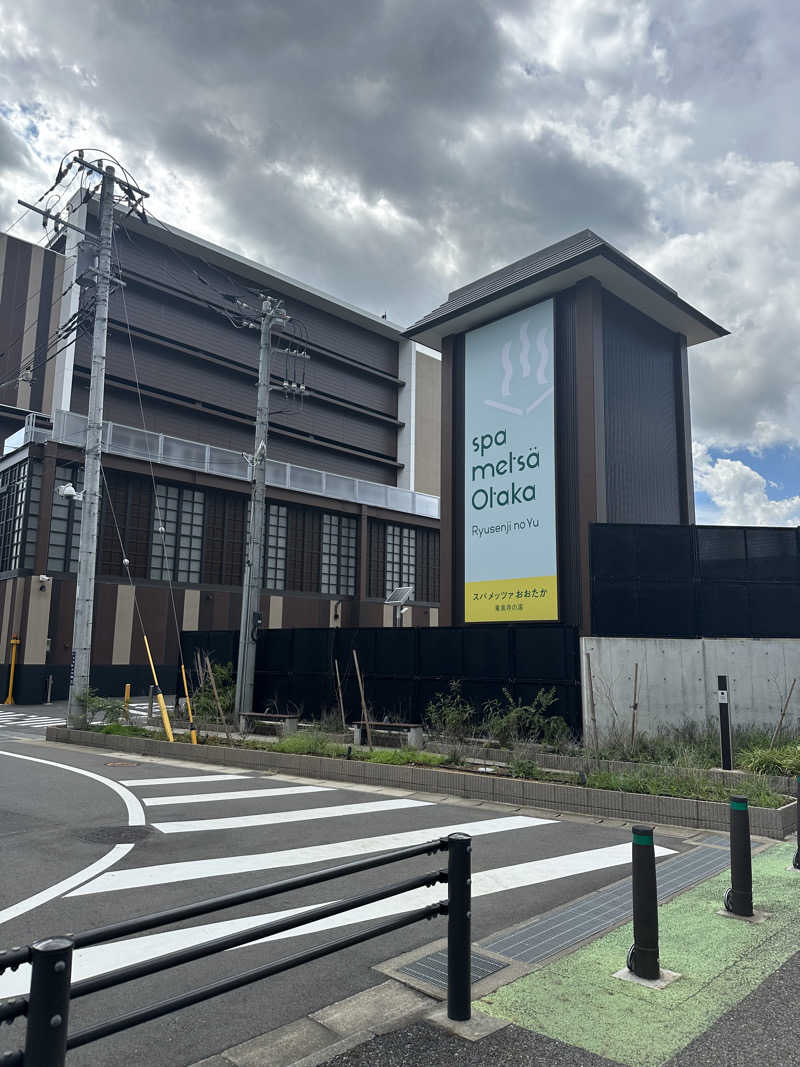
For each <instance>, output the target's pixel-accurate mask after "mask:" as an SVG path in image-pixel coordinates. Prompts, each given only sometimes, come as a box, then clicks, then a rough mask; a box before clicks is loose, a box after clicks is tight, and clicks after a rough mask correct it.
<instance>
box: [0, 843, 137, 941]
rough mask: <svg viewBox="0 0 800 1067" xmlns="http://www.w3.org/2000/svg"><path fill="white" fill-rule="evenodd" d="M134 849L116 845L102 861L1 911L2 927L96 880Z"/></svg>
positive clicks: (0, 920)
mask: <svg viewBox="0 0 800 1067" xmlns="http://www.w3.org/2000/svg"><path fill="white" fill-rule="evenodd" d="M132 848H133V845H114V847H113V848H112V849H111V851H110V852H107V853H106V855H105V856H103V858H102V859H100V860H98V861H97V862H96V863H92V864H91V865H90V866H89V867H84V868H83V870H82V871H78V872H77V874H72V875H70V876H69V878H65V879H64V880H63V881H62V882H56V884H55V885H51V886H50V888H49V889H43V890H42V891H41V893H37V894H36V895H35V896H32V897H28V899H27V900H21V901H20V902H19V904H12V905H11V907H10V908H4V909H3V911H0V925H1V924H2V923H7V922H10V921H11V920H12V919H16V918H17V916H18V915H24V914H25V912H26V911H33V909H34V908H38V907H39V905H40V904H46V903H47V901H48V900H53V899H54V898H55V897H60V896H61V895H62V894H64V893H67V892H68V891H69V890H70V889H74V888H75V886H76V885H80V884H81V882H85V881H86V880H87V879H89V878H94V877H95V876H96V875H98V874H101V873H102V872H103V871H105V870H107V869H108V868H109V867H111V866H112V865H113V864H115V863H116V862H117V860H121V859H122V857H123V856H127V855H128V853H129V852H130V850H131V849H132Z"/></svg>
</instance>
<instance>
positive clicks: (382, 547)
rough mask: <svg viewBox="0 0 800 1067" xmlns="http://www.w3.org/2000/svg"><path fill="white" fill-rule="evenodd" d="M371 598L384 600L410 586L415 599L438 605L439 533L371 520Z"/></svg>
mask: <svg viewBox="0 0 800 1067" xmlns="http://www.w3.org/2000/svg"><path fill="white" fill-rule="evenodd" d="M368 564H369V567H368V589H369V593H368V595H369V596H370V597H374V598H375V599H380V600H384V599H386V597H388V595H389V594H390V593H391V592H392V590H393V589H397V588H398V587H400V586H404V585H410V586H411V587H412V589H413V593H412V599H413V600H415V601H417V602H418V603H419V602H422V603H429V604H438V603H439V573H440V565H439V531H438V530H432V529H429V528H428V527H423V526H401V525H400V524H399V523H387V522H383V521H382V520H380V519H370V523H369V556H368Z"/></svg>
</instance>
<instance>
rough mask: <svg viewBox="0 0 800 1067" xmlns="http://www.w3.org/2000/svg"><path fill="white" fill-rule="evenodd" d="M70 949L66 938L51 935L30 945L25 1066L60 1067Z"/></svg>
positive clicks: (64, 1046)
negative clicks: (29, 989) (29, 982)
mask: <svg viewBox="0 0 800 1067" xmlns="http://www.w3.org/2000/svg"><path fill="white" fill-rule="evenodd" d="M72 948H73V944H72V941H70V939H69V938H67V937H51V938H50V939H49V940H47V941H36V942H35V943H34V944H33V945H31V991H30V1001H29V1006H28V1025H27V1031H26V1035H25V1056H24V1063H25V1067H64V1059H65V1056H66V1054H67V1023H68V1021H69V991H70V981H71V975H72Z"/></svg>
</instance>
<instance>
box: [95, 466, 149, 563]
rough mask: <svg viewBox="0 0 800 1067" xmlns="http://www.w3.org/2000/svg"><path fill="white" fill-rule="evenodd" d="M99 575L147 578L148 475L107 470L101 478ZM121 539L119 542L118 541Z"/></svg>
mask: <svg viewBox="0 0 800 1067" xmlns="http://www.w3.org/2000/svg"><path fill="white" fill-rule="evenodd" d="M102 484H103V511H102V522H101V527H100V545H99V547H100V551H99V553H98V561H97V570H98V573H99V574H109V575H121V576H123V577H125V576H126V575H127V570H126V568H125V566H124V564H123V562H122V561H123V559H125V558H127V559H128V561H129V562H128V569H129V570H130V573H131V575H132V576H133V577H134V578H146V577H147V576H148V573H149V569H150V536H151V533H152V529H153V517H152V516H153V484H152V482H151V481H150V479H149V478H137V477H136V476H135V475H126V474H121V473H119V472H117V471H107V472H106V474H105V477H104V478H103V483H102ZM120 542H121V543H120Z"/></svg>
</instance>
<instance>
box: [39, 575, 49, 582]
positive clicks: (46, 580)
mask: <svg viewBox="0 0 800 1067" xmlns="http://www.w3.org/2000/svg"><path fill="white" fill-rule="evenodd" d="M39 581H40V582H49V581H50V579H49V578H48V576H47V575H46V574H40V575H39Z"/></svg>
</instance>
